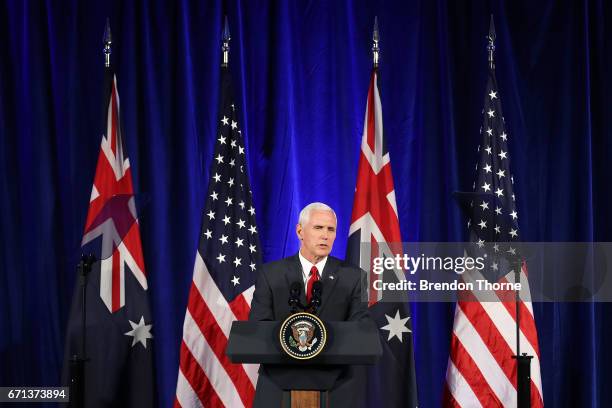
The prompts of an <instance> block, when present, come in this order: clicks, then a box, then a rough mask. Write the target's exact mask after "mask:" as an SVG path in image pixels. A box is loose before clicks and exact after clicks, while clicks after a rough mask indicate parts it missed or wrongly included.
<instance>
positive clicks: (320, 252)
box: [296, 210, 336, 263]
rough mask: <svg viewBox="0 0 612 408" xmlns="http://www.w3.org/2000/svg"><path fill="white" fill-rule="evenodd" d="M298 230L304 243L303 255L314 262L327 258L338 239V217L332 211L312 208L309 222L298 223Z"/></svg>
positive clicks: (301, 250)
mask: <svg viewBox="0 0 612 408" xmlns="http://www.w3.org/2000/svg"><path fill="white" fill-rule="evenodd" d="M296 232H297V235H298V237H299V238H300V241H302V244H301V245H300V252H301V254H302V256H303V257H304V258H306V259H308V260H309V261H310V262H312V263H317V262H319V261H320V260H321V259H323V258H325V257H326V256H327V255H329V253H330V252H331V250H332V245H334V240H335V239H336V218H335V217H334V214H333V213H332V212H331V211H326V210H312V211H310V217H309V220H308V221H307V222H305V223H304V225H302V224H298V225H297V227H296Z"/></svg>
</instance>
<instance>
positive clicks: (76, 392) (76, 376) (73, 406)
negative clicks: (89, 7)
mask: <svg viewBox="0 0 612 408" xmlns="http://www.w3.org/2000/svg"><path fill="white" fill-rule="evenodd" d="M102 41H103V43H104V48H103V53H104V67H105V69H108V68H110V55H111V52H112V49H111V45H112V36H111V29H110V21H109V18H108V17H107V18H106V25H105V26H104V35H103V36H102ZM94 262H96V257H95V256H94V255H92V254H89V255H85V254H83V255H81V260H80V261H79V264H78V265H77V271H78V275H79V285H80V287H81V302H82V305H81V347H80V353H79V354H75V355H73V356H72V357H71V358H70V384H69V387H70V393H69V395H70V403H69V405H68V406H69V407H70V408H81V407H84V406H85V363H86V362H87V361H88V358H87V277H88V276H89V274H90V272H91V267H92V265H93V263H94Z"/></svg>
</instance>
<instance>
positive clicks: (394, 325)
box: [380, 309, 411, 343]
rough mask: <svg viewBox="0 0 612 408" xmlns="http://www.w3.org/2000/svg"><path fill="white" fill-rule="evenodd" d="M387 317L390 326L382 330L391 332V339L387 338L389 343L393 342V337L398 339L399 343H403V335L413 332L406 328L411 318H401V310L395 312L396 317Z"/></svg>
mask: <svg viewBox="0 0 612 408" xmlns="http://www.w3.org/2000/svg"><path fill="white" fill-rule="evenodd" d="M385 317H386V318H387V323H388V324H387V325H386V326H383V327H381V328H380V329H381V330H387V331H388V332H389V337H388V338H387V341H389V340H391V339H392V338H393V337H397V338H398V339H399V341H400V342H402V343H403V339H402V333H410V332H411V330H410V329H409V328H408V327H406V322H408V319H410V316H408V317H404V318H403V319H402V317H401V316H400V312H399V309H397V310H396V311H395V316H394V317H391V316H389V315H387V314H385Z"/></svg>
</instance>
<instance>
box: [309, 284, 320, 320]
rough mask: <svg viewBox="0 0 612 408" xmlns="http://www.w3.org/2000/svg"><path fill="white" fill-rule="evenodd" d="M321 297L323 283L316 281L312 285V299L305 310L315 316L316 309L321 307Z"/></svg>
mask: <svg viewBox="0 0 612 408" xmlns="http://www.w3.org/2000/svg"><path fill="white" fill-rule="evenodd" d="M322 295H323V282H321V281H316V282H314V283H313V284H312V299H311V300H310V303H309V304H308V306H307V308H308V309H310V311H311V313H312V314H317V309H318V307H319V306H321V296H322Z"/></svg>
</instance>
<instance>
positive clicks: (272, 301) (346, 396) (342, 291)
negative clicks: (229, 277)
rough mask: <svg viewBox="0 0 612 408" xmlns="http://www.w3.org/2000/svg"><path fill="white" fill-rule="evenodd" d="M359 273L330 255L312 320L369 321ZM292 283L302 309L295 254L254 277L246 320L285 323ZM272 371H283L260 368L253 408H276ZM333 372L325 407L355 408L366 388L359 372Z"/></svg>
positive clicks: (278, 399)
mask: <svg viewBox="0 0 612 408" xmlns="http://www.w3.org/2000/svg"><path fill="white" fill-rule="evenodd" d="M364 274H365V272H363V271H361V270H360V269H359V268H356V267H354V266H352V265H350V264H348V263H345V262H344V261H342V260H340V259H338V258H334V257H332V256H329V257H328V258H327V262H326V263H325V268H324V269H323V273H322V283H323V296H322V300H321V306H320V307H319V310H318V313H317V315H318V316H319V317H320V318H321V319H322V320H323V321H346V320H353V321H357V320H368V321H370V322H371V318H370V315H369V312H368V308H367V302H364V301H362V299H361V285H362V279H364V278H365V275H364ZM293 282H299V283H301V284H302V290H301V293H300V297H301V302H302V304H306V296H305V290H304V286H303V282H304V278H303V273H302V265H301V263H300V259H299V256H298V255H297V254H296V255H294V256H291V257H289V258H285V259H281V260H279V261H275V262H271V263H267V264H265V265H263V266H262V267H261V269H260V271H259V275H258V276H257V283H256V284H255V293H254V294H253V301H252V303H251V313H250V315H249V320H252V321H258V320H275V321H283V320H285V319H286V318H287V317H288V316H289V315H290V314H291V310H290V308H289V303H288V299H289V287H290V285H291V284H292V283H293ZM372 324H373V323H372ZM274 369H282V368H280V367H271V366H270V367H268V366H265V365H262V367H261V368H260V370H259V379H258V381H257V388H256V392H255V401H254V404H253V406H254V407H280V404H281V400H282V393H283V390H282V389H281V388H280V387H279V386H278V385H277V384H275V383H274V381H273V380H272V378H271V377H272V376H271V375H270V374H271V371H272V370H274ZM336 370H338V373H339V376H338V378H337V380H336V383H335V384H336V385H335V386H334V388H332V390H331V392H330V401H329V402H330V406H331V407H332V408H337V407H351V408H356V407H360V406H361V404H362V403H363V400H364V394H363V390H364V389H365V383H364V381H365V378H364V375H363V373H362V371H363V368H361V367H344V368H342V369H336Z"/></svg>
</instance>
